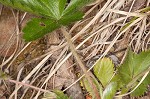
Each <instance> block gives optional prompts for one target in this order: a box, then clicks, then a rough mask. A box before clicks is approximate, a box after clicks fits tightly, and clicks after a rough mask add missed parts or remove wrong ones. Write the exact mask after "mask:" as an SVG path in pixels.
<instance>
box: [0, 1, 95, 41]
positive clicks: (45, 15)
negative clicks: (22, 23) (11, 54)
mask: <svg viewBox="0 0 150 99" xmlns="http://www.w3.org/2000/svg"><path fill="white" fill-rule="evenodd" d="M92 1H94V0H71V1H70V3H69V4H68V3H67V0H0V3H2V4H4V5H6V6H10V7H13V8H16V9H19V10H22V11H26V12H30V13H33V14H35V15H39V16H41V17H42V19H40V18H36V19H33V20H31V21H29V23H28V24H27V26H26V27H25V29H23V32H24V35H23V38H24V39H25V41H32V40H35V39H38V38H40V37H42V36H44V35H45V34H47V33H49V32H52V31H53V30H55V29H57V28H60V27H61V26H63V25H68V24H70V23H72V22H75V21H78V20H80V19H82V17H83V15H84V13H82V12H81V11H80V9H81V8H82V7H84V6H85V5H86V4H88V3H90V2H92ZM41 23H43V26H41V25H40V24H41ZM36 29H37V30H36Z"/></svg>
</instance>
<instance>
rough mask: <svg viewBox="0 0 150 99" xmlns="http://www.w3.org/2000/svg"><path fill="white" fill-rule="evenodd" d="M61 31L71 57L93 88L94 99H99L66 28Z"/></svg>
mask: <svg viewBox="0 0 150 99" xmlns="http://www.w3.org/2000/svg"><path fill="white" fill-rule="evenodd" d="M61 30H62V33H63V35H64V37H65V39H66V40H67V43H68V45H69V47H70V50H71V52H72V54H73V56H74V57H75V59H76V61H77V63H78V64H79V66H80V68H81V69H82V71H83V72H84V74H85V77H86V78H87V80H88V82H89V83H90V85H91V87H92V88H93V90H94V93H95V95H96V99H100V95H99V93H98V90H97V88H96V86H95V85H94V83H93V81H92V79H91V77H90V76H89V74H88V72H87V70H86V68H85V66H84V64H83V62H82V61H81V59H80V57H79V55H78V54H77V52H76V48H75V46H74V44H73V43H72V41H71V37H70V35H69V33H68V32H67V31H66V28H65V27H62V28H61Z"/></svg>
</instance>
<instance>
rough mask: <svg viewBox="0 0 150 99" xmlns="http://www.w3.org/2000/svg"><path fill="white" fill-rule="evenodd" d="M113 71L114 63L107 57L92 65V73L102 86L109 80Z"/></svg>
mask: <svg viewBox="0 0 150 99" xmlns="http://www.w3.org/2000/svg"><path fill="white" fill-rule="evenodd" d="M113 72H114V64H113V62H112V61H111V60H110V59H109V58H102V59H101V60H99V61H98V62H97V63H96V65H95V66H94V74H95V75H96V77H97V78H98V79H99V80H100V82H101V83H102V85H103V86H104V87H106V85H107V84H108V83H109V82H110V81H111V78H112V76H113Z"/></svg>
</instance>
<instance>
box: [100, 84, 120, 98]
mask: <svg viewBox="0 0 150 99" xmlns="http://www.w3.org/2000/svg"><path fill="white" fill-rule="evenodd" d="M116 91H117V82H110V83H109V84H108V86H106V88H105V90H104V92H103V96H102V99H113V97H114V96H115V94H116Z"/></svg>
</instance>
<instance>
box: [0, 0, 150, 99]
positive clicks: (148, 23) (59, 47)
mask: <svg viewBox="0 0 150 99" xmlns="http://www.w3.org/2000/svg"><path fill="white" fill-rule="evenodd" d="M149 6H150V0H97V1H96V2H95V3H92V4H90V5H88V6H87V7H85V8H84V9H83V10H84V12H85V16H84V18H83V19H82V20H81V21H79V22H76V23H74V24H72V25H70V26H68V27H67V32H69V33H70V35H71V37H72V42H73V43H74V45H75V46H76V51H77V52H78V54H79V57H80V58H81V60H82V61H83V62H84V63H85V67H86V68H88V69H89V70H91V69H92V68H93V66H94V63H96V60H93V57H95V56H99V57H98V58H97V59H100V58H102V57H104V56H107V55H112V54H113V55H115V56H116V57H117V58H118V61H119V63H122V62H123V60H124V57H125V55H126V50H127V48H131V49H132V50H133V51H134V52H136V53H139V52H141V51H144V50H148V49H149V48H150V11H148V12H145V13H141V11H142V10H143V9H144V8H146V7H149ZM0 12H1V16H2V17H1V22H0V35H1V37H0V52H1V54H0V56H1V65H0V66H1V69H2V70H4V71H5V72H7V73H8V74H9V75H10V76H11V78H12V79H13V80H14V83H12V82H13V81H11V82H9V81H1V86H0V88H1V90H4V91H2V92H0V96H1V99H3V98H4V99H5V98H7V99H8V98H9V99H33V98H34V99H41V96H42V94H43V91H44V92H45V91H47V90H53V89H55V88H57V89H60V90H65V91H66V93H67V94H69V95H70V96H73V98H74V99H77V98H79V99H82V98H84V97H83V96H84V95H85V93H83V92H82V89H81V87H80V85H79V82H78V81H79V80H80V79H81V78H82V77H83V76H82V75H83V74H81V75H80V77H77V75H76V74H77V72H80V68H79V67H78V64H76V62H75V61H74V59H73V56H72V53H71V52H70V51H69V50H68V45H67V43H66V41H65V39H64V38H63V36H62V33H61V31H60V30H56V31H54V33H51V34H48V35H46V36H45V37H44V38H41V39H39V40H37V41H33V42H29V43H25V42H24V41H23V40H22V38H21V35H22V32H21V29H22V27H24V25H25V23H26V22H27V21H28V20H29V19H30V18H32V17H35V16H33V15H30V14H28V13H23V12H19V11H16V10H13V9H11V10H10V9H9V8H6V7H2V6H1V11H0ZM5 12H6V13H5ZM8 12H9V13H8ZM6 15H7V17H6ZM133 18H135V19H134V20H133ZM129 23H130V24H129ZM126 24H128V25H126ZM89 61H90V63H92V64H89V63H87V62H89ZM91 61H94V62H91ZM83 94H84V95H83ZM147 99H148V98H147Z"/></svg>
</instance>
